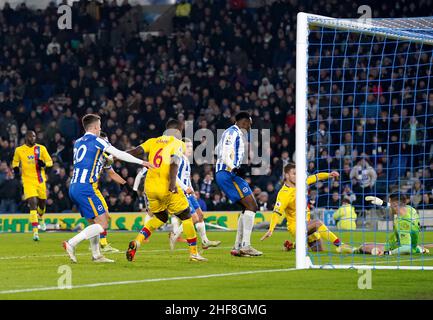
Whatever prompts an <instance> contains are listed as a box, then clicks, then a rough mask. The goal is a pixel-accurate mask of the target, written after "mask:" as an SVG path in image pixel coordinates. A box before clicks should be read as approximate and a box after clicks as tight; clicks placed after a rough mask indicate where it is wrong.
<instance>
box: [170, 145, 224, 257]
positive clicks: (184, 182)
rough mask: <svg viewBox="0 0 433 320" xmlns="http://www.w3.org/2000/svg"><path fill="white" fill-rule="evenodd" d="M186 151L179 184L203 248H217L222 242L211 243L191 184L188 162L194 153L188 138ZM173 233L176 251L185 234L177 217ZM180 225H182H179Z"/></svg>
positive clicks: (171, 242)
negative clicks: (178, 241) (176, 245)
mask: <svg viewBox="0 0 433 320" xmlns="http://www.w3.org/2000/svg"><path fill="white" fill-rule="evenodd" d="M183 141H184V142H185V146H186V150H185V154H184V155H183V156H182V159H181V160H180V164H179V171H178V174H177V182H178V183H179V185H180V187H181V188H182V190H183V192H184V193H185V195H186V198H187V199H188V202H189V207H190V208H191V216H192V221H193V222H194V225H195V228H196V229H197V232H198V234H199V235H200V238H201V243H202V248H203V249H207V248H209V247H217V246H219V245H220V244H221V241H211V240H209V239H208V238H207V235H206V226H205V223H204V217H203V211H201V208H200V205H199V204H198V202H197V199H196V198H195V195H194V189H193V188H192V184H191V164H190V162H189V160H188V157H190V156H191V155H192V153H193V145H192V141H191V140H190V139H188V138H184V139H183ZM171 221H172V224H173V232H171V233H170V248H171V250H173V249H174V246H175V244H176V242H177V239H178V238H179V236H180V235H181V234H182V232H183V227H182V224H180V220H179V219H178V218H177V217H172V220H171ZM179 224H180V225H179Z"/></svg>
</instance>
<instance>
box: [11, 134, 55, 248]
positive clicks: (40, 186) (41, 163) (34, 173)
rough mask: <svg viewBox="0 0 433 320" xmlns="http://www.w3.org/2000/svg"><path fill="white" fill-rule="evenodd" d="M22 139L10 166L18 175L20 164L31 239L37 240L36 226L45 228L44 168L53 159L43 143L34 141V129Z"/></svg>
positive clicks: (45, 188) (50, 164)
mask: <svg viewBox="0 0 433 320" xmlns="http://www.w3.org/2000/svg"><path fill="white" fill-rule="evenodd" d="M24 141H25V143H24V144H23V145H22V146H20V147H18V148H16V149H15V153H14V158H13V160H12V168H13V169H14V172H15V176H16V177H18V176H19V173H20V169H19V166H20V164H21V171H22V176H21V178H22V182H23V187H24V199H25V200H26V201H27V203H28V205H29V207H30V223H31V224H32V227H33V240H34V241H39V233H38V227H40V228H41V230H43V231H45V230H46V226H45V222H44V219H43V216H44V213H45V210H46V206H45V203H46V201H47V187H46V185H45V183H46V181H47V177H46V175H45V168H46V167H51V166H52V165H53V161H52V160H51V157H50V155H49V154H48V152H47V149H46V148H45V147H44V146H43V145H40V144H37V143H36V133H35V132H34V131H27V134H26V136H25V140H24Z"/></svg>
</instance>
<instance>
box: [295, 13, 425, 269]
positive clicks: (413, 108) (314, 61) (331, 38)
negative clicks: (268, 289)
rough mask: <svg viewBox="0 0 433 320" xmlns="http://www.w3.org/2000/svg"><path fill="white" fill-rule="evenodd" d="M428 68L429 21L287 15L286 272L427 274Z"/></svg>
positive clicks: (420, 19) (301, 14) (303, 14)
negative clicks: (292, 72) (292, 163)
mask: <svg viewBox="0 0 433 320" xmlns="http://www.w3.org/2000/svg"><path fill="white" fill-rule="evenodd" d="M432 64H433V17H424V18H401V19H375V18H373V19H367V20H361V19H335V18H329V17H324V16H318V15H310V14H306V13H299V14H298V16H297V49H296V172H297V175H296V188H297V190H296V200H297V202H296V266H297V268H325V267H327V268H374V269H432V270H433V254H431V253H433V249H432V248H431V247H430V246H432V247H433V232H432V231H431V230H432V228H433V193H432V189H433V159H432V156H433V89H432V88H433V78H432V72H433V68H432ZM331 172H334V173H333V174H331V175H328V174H326V173H331ZM335 172H336V173H338V175H336V174H335ZM307 179H308V184H307ZM323 226H324V227H323ZM300 244H305V245H300ZM429 251H430V252H431V253H429Z"/></svg>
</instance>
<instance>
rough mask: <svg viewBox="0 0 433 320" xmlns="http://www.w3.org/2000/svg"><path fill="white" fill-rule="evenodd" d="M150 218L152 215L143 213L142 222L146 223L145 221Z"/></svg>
mask: <svg viewBox="0 0 433 320" xmlns="http://www.w3.org/2000/svg"><path fill="white" fill-rule="evenodd" d="M150 219H152V217H151V216H150V214H147V213H146V214H145V215H144V224H146V223H147V221H149V220H150Z"/></svg>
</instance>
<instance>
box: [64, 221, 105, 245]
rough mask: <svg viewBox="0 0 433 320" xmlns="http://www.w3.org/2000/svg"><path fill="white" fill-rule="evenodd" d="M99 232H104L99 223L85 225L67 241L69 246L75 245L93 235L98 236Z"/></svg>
mask: <svg viewBox="0 0 433 320" xmlns="http://www.w3.org/2000/svg"><path fill="white" fill-rule="evenodd" d="M101 232H104V228H102V226H101V225H100V224H97V223H95V224H91V225H90V226H88V227H86V228H85V229H84V230H83V231H81V232H80V233H79V234H77V235H76V236H75V237H73V238H72V239H70V240H69V241H68V243H69V244H70V245H71V247H76V246H77V245H78V244H79V243H80V242H81V241H83V240H89V239H91V238H93V237H96V236H98V238H99V234H100V233H101Z"/></svg>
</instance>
